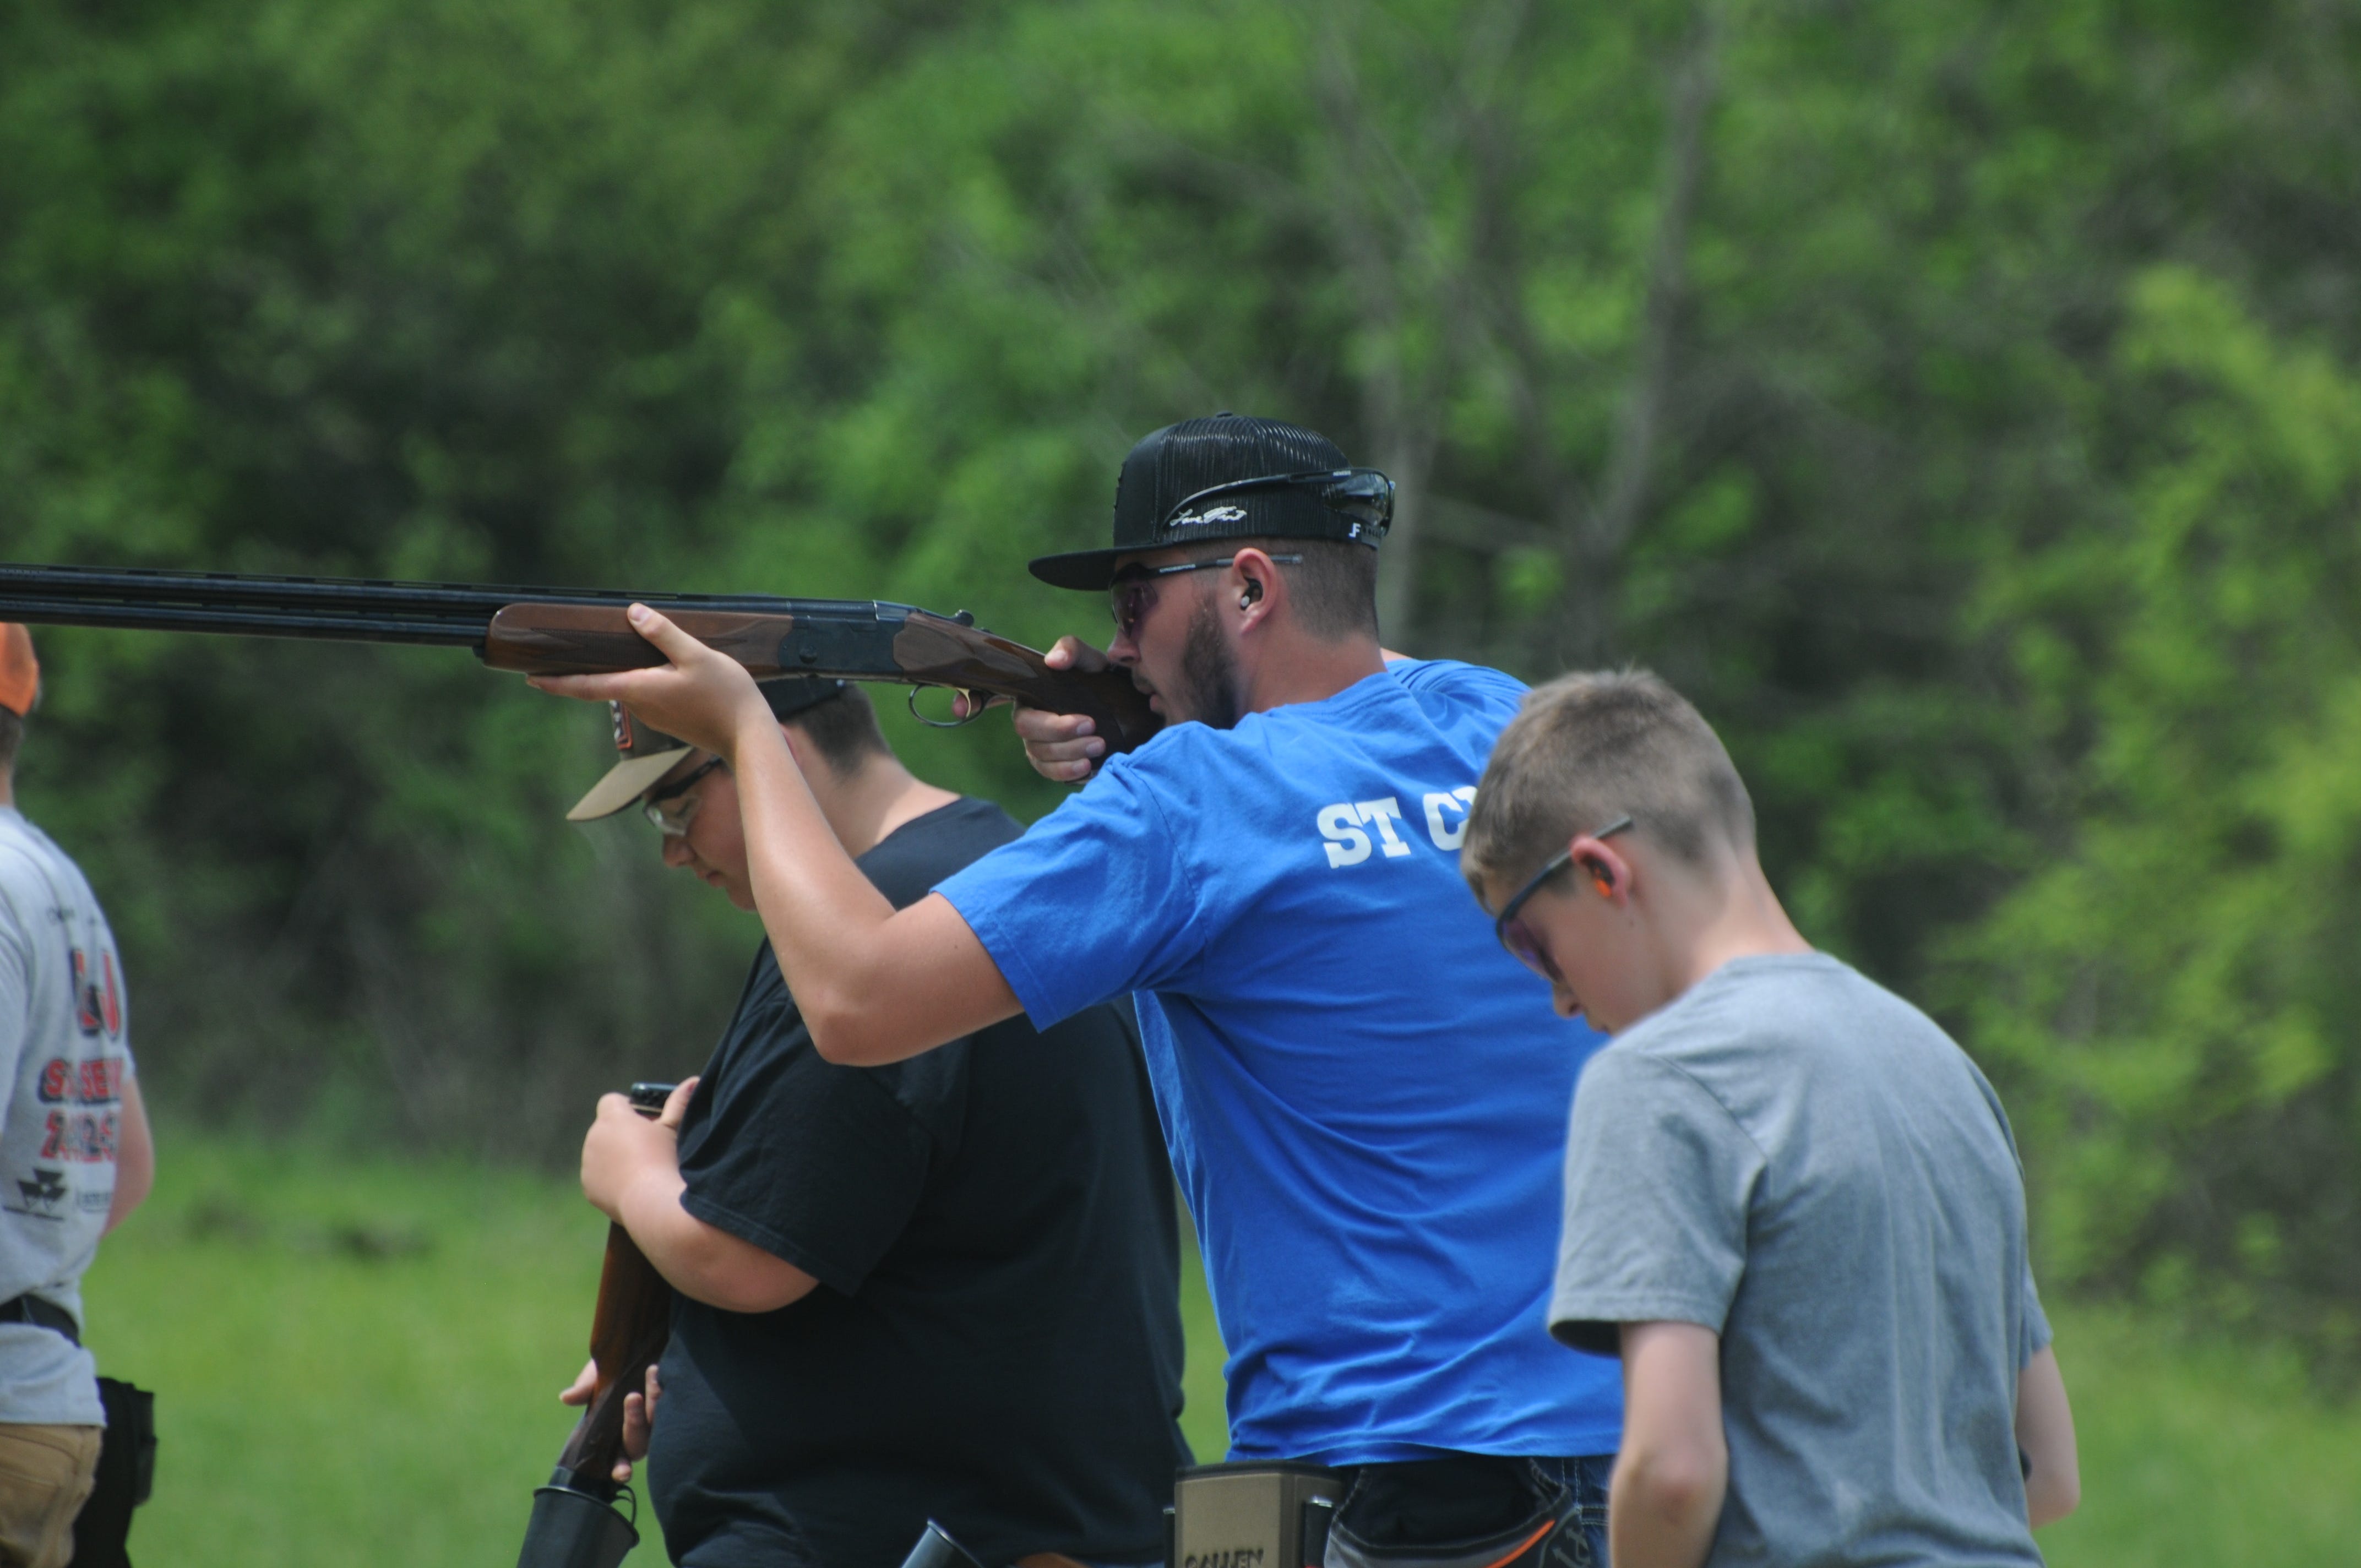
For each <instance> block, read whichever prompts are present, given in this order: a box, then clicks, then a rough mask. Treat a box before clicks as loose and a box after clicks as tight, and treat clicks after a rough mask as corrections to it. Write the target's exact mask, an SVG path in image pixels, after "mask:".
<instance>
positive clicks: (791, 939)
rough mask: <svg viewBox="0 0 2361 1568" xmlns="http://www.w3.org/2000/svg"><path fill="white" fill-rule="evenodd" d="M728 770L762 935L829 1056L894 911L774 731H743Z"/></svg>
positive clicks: (867, 992) (862, 1000) (869, 988)
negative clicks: (848, 850) (833, 826)
mask: <svg viewBox="0 0 2361 1568" xmlns="http://www.w3.org/2000/svg"><path fill="white" fill-rule="evenodd" d="M730 773H732V775H733V776H734V777H735V778H736V780H737V784H738V799H739V810H740V813H741V817H743V823H744V829H745V835H746V861H747V869H748V872H749V873H750V875H751V877H752V883H753V888H754V905H755V907H756V909H757V910H759V911H760V912H761V914H762V916H763V930H764V931H766V932H768V933H769V935H770V938H771V946H772V948H773V949H774V951H775V952H776V953H777V955H778V959H779V972H780V973H781V974H782V975H784V976H785V979H786V981H787V989H788V990H789V991H791V992H794V993H795V998H796V1008H797V1010H798V1011H799V1012H800V1013H801V1014H803V1019H804V1023H805V1025H806V1026H807V1028H809V1029H810V1030H811V1033H812V1038H813V1040H814V1042H815V1043H816V1044H818V1045H819V1046H820V1047H821V1050H822V1053H823V1054H825V1055H831V1056H832V1055H833V1053H831V1052H829V1049H828V1047H829V1045H830V1044H831V1043H833V1036H836V1035H837V1034H838V1033H839V1032H840V1020H842V1019H844V1018H845V1017H847V1016H857V1015H858V1014H860V1013H862V1011H863V1010H864V1009H865V1005H866V1004H867V1003H869V1002H870V1001H871V1000H872V995H873V991H874V989H875V986H874V982H873V980H872V978H871V977H872V975H873V972H874V968H875V965H874V961H873V960H874V954H875V951H876V949H877V948H879V947H881V946H882V945H884V941H885V927H886V926H887V924H888V923H889V922H890V921H891V920H892V919H893V917H894V906H893V905H891V904H889V903H888V902H886V899H885V897H884V894H880V893H879V892H878V891H877V889H876V887H875V886H874V885H873V884H872V883H871V882H870V881H869V879H868V878H867V877H865V876H863V875H862V872H861V868H860V867H859V866H857V865H855V864H854V863H853V861H852V857H851V856H850V855H848V854H846V853H845V852H844V846H843V845H842V844H840V843H839V842H837V838H836V834H835V833H834V832H833V831H832V830H830V828H829V825H828V818H827V817H824V816H822V815H821V813H820V808H819V802H818V800H816V799H814V798H813V796H812V792H811V786H810V785H809V784H807V783H806V782H805V780H804V775H803V770H802V769H801V768H799V767H797V766H796V759H795V753H794V752H792V751H789V750H788V749H787V744H786V740H785V737H784V736H783V735H781V733H780V731H779V728H778V726H777V725H776V724H758V723H749V724H747V725H745V726H744V727H743V728H742V729H741V730H740V731H739V734H738V737H737V744H736V746H735V749H734V751H733V753H732V755H731V757H730ZM934 1044H939V1042H937V1041H927V1042H924V1045H934ZM919 1048H923V1046H921V1047H919Z"/></svg>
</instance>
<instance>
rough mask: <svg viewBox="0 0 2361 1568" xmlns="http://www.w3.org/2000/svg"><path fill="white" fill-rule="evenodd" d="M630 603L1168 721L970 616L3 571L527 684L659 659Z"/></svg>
mask: <svg viewBox="0 0 2361 1568" xmlns="http://www.w3.org/2000/svg"><path fill="white" fill-rule="evenodd" d="M633 604H644V605H647V606H649V607H651V608H652V609H659V610H662V611H663V612H664V614H665V615H666V616H668V617H670V618H671V619H672V620H674V621H675V622H676V623H677V624H678V625H679V626H680V627H681V629H682V630H685V631H686V632H688V633H689V634H690V635H691V636H693V637H696V638H697V639H698V640H699V641H705V642H708V643H710V644H712V645H713V646H714V647H715V648H717V649H719V651H720V652H724V653H726V654H728V655H729V656H730V657H731V658H733V659H736V660H737V661H738V662H739V663H741V664H743V665H745V666H746V667H747V668H748V669H749V670H751V671H752V672H753V674H755V675H756V676H757V677H758V678H759V677H764V676H776V675H787V674H805V675H827V676H833V677H837V678H840V679H844V680H856V681H887V682H895V683H898V684H900V685H908V686H912V687H926V686H940V687H946V688H949V689H951V690H954V691H958V692H961V693H963V694H965V695H966V696H968V697H969V698H970V699H971V702H970V714H971V717H972V716H973V713H974V712H976V711H980V710H981V709H982V707H983V705H984V704H985V703H986V702H988V701H993V700H999V701H1006V702H1014V703H1018V704H1022V705H1024V706H1026V707H1041V708H1047V709H1049V711H1051V712H1056V713H1081V714H1088V715H1089V716H1090V717H1091V718H1092V720H1093V724H1094V726H1095V728H1096V730H1097V732H1098V733H1099V734H1100V735H1102V736H1104V737H1105V738H1106V741H1107V745H1108V748H1109V750H1110V751H1130V750H1132V749H1133V748H1135V747H1137V746H1138V745H1140V744H1142V743H1143V742H1145V741H1146V740H1148V737H1149V736H1150V735H1152V734H1154V733H1155V732H1156V730H1157V729H1158V728H1159V725H1160V723H1161V720H1160V719H1159V718H1158V717H1157V715H1156V714H1155V713H1154V712H1152V711H1151V710H1150V709H1149V707H1148V699H1147V698H1146V696H1143V695H1142V694H1141V693H1140V692H1139V690H1138V688H1137V687H1136V686H1135V685H1133V684H1132V682H1131V679H1130V676H1129V675H1128V674H1126V673H1125V672H1123V671H1121V670H1101V671H1094V672H1090V673H1080V672H1075V671H1071V670H1054V669H1051V668H1050V667H1049V664H1048V663H1047V662H1046V661H1045V660H1044V659H1043V658H1042V656H1041V654H1040V653H1038V652H1036V651H1035V650H1033V649H1030V648H1027V647H1026V646H1025V645H1023V644H1022V643H1019V642H1013V641H1009V640H1008V639H1007V638H1005V637H998V636H994V634H993V633H991V632H989V631H985V630H982V629H980V628H978V627H977V626H976V624H975V620H974V617H972V616H971V615H969V614H968V613H967V612H966V611H965V610H961V611H960V612H959V613H958V614H957V615H948V616H946V615H937V614H934V613H933V612H931V611H928V610H924V609H918V608H917V606H915V605H906V604H895V603H891V602H888V601H885V600H882V599H820V598H776V597H774V596H771V595H767V594H667V593H627V592H621V591H619V590H615V589H608V588H552V587H503V586H500V585H497V584H483V583H404V582H379V581H370V580H366V579H359V578H343V577H285V576H241V575H238V574H235V573H228V572H169V571H156V570H148V569H137V568H107V567H97V566H37V565H11V564H6V563H0V620H21V621H27V622H30V623H33V624H36V625H50V626H98V627H114V628H124V629H131V630H151V631H206V632H219V633H226V634H229V635H234V636H242V637H301V638H313V639H318V640H323V641H344V642H394V643H410V644H423V645H426V646H433V647H455V648H467V649H471V650H472V651H473V652H475V654H476V656H477V657H478V659H480V660H482V661H483V662H484V663H487V664H489V665H490V666H491V667H492V668H494V669H499V670H510V671H514V672H517V673H520V674H599V673H602V672H605V671H609V670H627V669H641V668H645V667H648V666H650V665H654V664H661V663H664V655H663V654H661V653H659V652H656V650H655V647H654V646H653V644H652V643H650V642H648V641H646V640H645V639H644V638H642V637H641V636H640V635H639V633H638V632H636V631H634V630H631V622H630V620H628V619H627V618H626V617H625V614H624V611H625V610H626V609H628V608H629V607H630V606H631V605H633ZM914 695H915V694H914Z"/></svg>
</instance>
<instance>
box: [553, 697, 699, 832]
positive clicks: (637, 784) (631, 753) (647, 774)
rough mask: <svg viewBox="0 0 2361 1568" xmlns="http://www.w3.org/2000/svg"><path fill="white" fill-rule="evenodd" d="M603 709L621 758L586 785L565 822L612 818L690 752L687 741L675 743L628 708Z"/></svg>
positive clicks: (612, 705) (616, 705) (611, 705)
mask: <svg viewBox="0 0 2361 1568" xmlns="http://www.w3.org/2000/svg"><path fill="white" fill-rule="evenodd" d="M607 707H608V710H609V713H610V714H612V716H613V718H614V722H615V750H616V751H620V752H621V753H622V754H623V759H622V761H620V762H617V763H616V764H615V765H614V766H613V767H611V768H609V769H608V770H607V776H606V777H604V778H602V779H600V780H599V781H598V783H597V784H592V785H591V786H590V793H589V794H588V795H584V796H583V797H582V798H581V799H580V800H577V801H576V802H575V803H574V809H573V810H571V811H569V812H567V813H566V820H567V821H568V822H595V821H597V820H598V818H599V817H612V816H614V815H615V813H617V812H619V811H621V810H623V809H624V808H625V807H627V806H630V805H631V803H632V802H634V801H636V800H638V799H639V798H640V796H642V795H645V794H647V793H648V791H650V790H652V789H653V788H655V787H656V785H658V784H662V783H663V782H664V775H665V774H666V773H670V772H672V771H673V769H675V768H676V767H678V766H679V765H680V762H681V759H682V758H684V757H686V756H687V755H688V753H689V751H691V750H692V748H691V747H690V746H689V743H688V742H687V741H686V740H675V739H673V738H672V737H671V736H669V735H666V734H664V732H663V731H662V730H658V729H649V728H648V727H647V726H646V725H644V724H642V723H641V722H640V721H639V720H638V719H636V718H632V717H631V709H629V708H627V707H624V706H623V705H622V704H621V703H620V702H610V703H609V704H608V705H607Z"/></svg>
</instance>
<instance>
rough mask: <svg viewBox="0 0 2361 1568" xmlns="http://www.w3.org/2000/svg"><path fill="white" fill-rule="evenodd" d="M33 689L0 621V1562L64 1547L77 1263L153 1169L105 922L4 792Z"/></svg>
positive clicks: (119, 971)
mask: <svg viewBox="0 0 2361 1568" xmlns="http://www.w3.org/2000/svg"><path fill="white" fill-rule="evenodd" d="M39 691H40V666H39V665H38V663H36V662H35V660H34V656H33V641H32V638H31V636H30V635H29V634H27V631H26V630H25V629H24V628H23V627H21V626H17V625H13V624H11V625H6V626H0V1091H5V1094H6V1097H7V1098H6V1108H5V1112H0V1568H59V1565H60V1564H62V1563H66V1562H68V1561H69V1560H70V1559H71V1556H72V1554H73V1524H74V1516H75V1515H76V1514H77V1513H79V1512H80V1511H81V1509H82V1501H83V1499H84V1498H86V1497H89V1495H90V1491H91V1487H92V1485H93V1478H94V1476H95V1474H96V1471H97V1466H98V1453H99V1447H100V1442H101V1439H102V1435H103V1433H104V1430H105V1420H106V1418H105V1415H104V1411H103V1410H102V1409H101V1408H100V1405H99V1393H98V1369H97V1365H96V1364H95V1363H94V1362H93V1360H92V1359H91V1354H90V1352H89V1351H87V1350H85V1349H83V1348H82V1271H83V1270H85V1269H87V1268H88V1267H89V1266H90V1265H91V1260H92V1259H93V1258H94V1257H95V1256H97V1255H98V1242H99V1238H100V1237H101V1236H103V1235H104V1234H106V1233H107V1232H108V1231H110V1230H112V1229H114V1228H115V1225H116V1224H117V1223H119V1222H121V1220H122V1219H123V1217H124V1216H125V1215H126V1214H128V1213H130V1212H131V1211H132V1210H133V1209H135V1208H137V1206H138V1204H139V1201H140V1200H142V1199H144V1198H145V1197H147V1196H148V1189H149V1187H150V1186H152V1185H153V1183H154V1180H155V1170H156V1160H155V1146H154V1144H153V1142H152V1140H151V1139H150V1137H149V1135H148V1113H147V1112H146V1111H145V1109H143V1108H142V1106H141V1104H140V1102H139V1085H138V1083H137V1080H135V1079H134V1078H133V1077H132V1068H131V1047H130V1045H129V1043H128V1029H127V1027H126V1024H127V1020H126V1012H125V1003H124V994H123V960H122V959H120V958H119V957H118V956H117V955H116V953H115V937H114V934H113V933H112V932H111V931H109V930H108V929H107V925H106V916H105V914H104V912H103V911H102V910H101V909H100V908H99V906H98V900H97V898H96V897H95V896H93V894H92V893H91V890H90V883H87V882H85V881H84V880H83V879H82V872H81V871H80V870H79V869H77V868H76V867H75V865H74V863H73V861H71V860H69V859H68V858H67V857H66V854H65V851H64V850H60V849H59V848H58V847H57V845H56V844H55V843H53V842H52V841H51V840H50V839H49V835H47V834H46V833H43V832H42V831H41V830H40V829H39V828H36V827H34V826H33V825H32V824H31V823H30V822H27V821H26V820H25V818H24V816H23V815H22V814H21V813H20V812H18V811H17V809H16V750H17V746H18V744H19V743H20V742H21V741H22V740H23V739H24V733H25V716H26V715H27V714H28V713H30V712H31V711H32V708H33V703H34V699H35V698H36V697H37V696H38V695H39Z"/></svg>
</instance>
